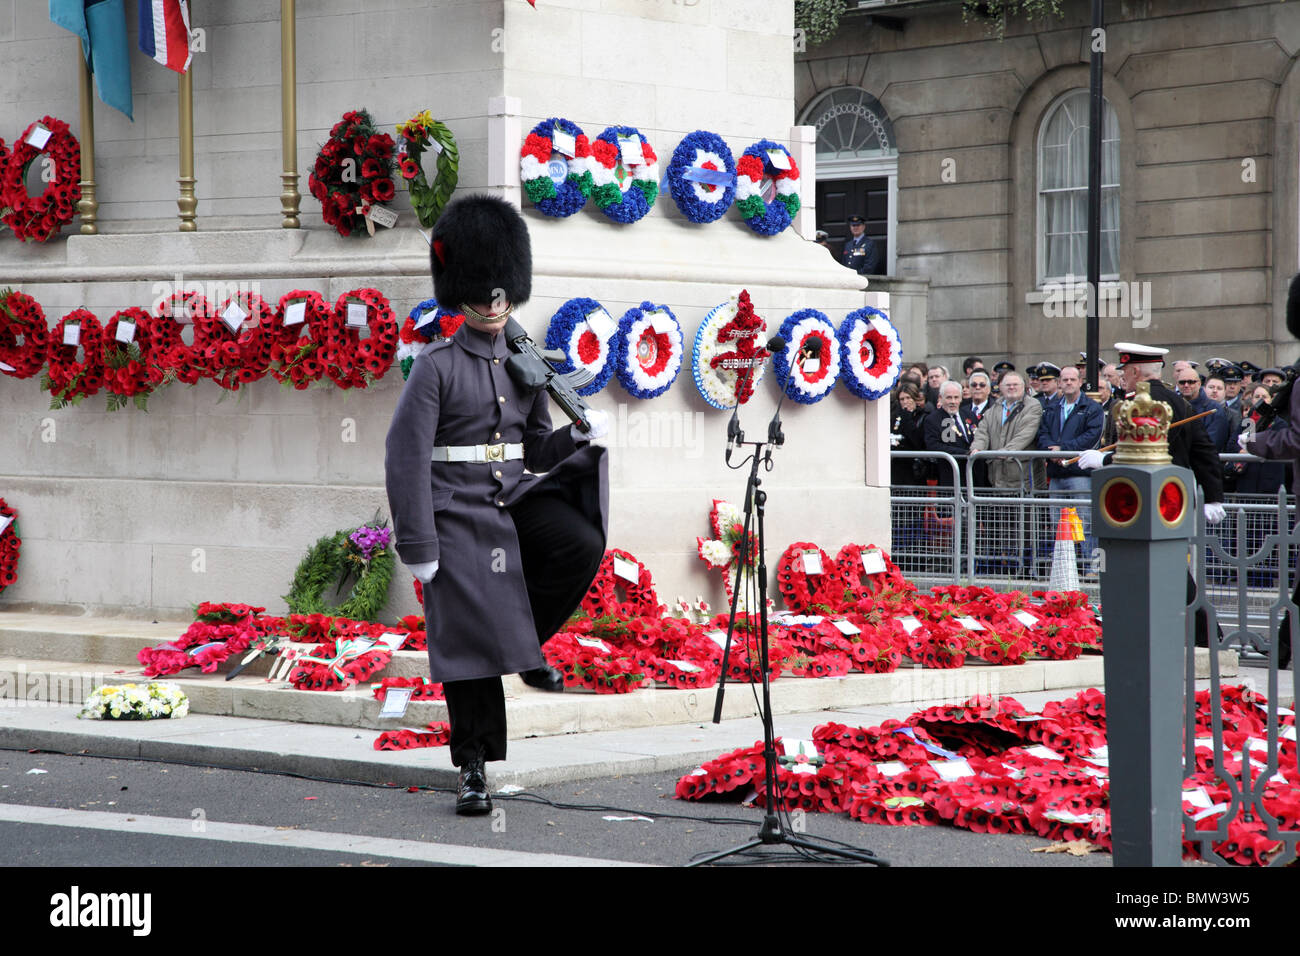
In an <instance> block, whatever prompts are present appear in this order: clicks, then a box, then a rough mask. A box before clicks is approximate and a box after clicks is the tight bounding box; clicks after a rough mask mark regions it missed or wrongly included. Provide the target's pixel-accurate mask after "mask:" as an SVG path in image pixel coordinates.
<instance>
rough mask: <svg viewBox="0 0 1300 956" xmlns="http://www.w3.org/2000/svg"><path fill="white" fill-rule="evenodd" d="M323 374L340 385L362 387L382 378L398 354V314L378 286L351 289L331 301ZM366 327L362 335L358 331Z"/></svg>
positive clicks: (343, 386) (342, 386)
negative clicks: (330, 320) (331, 307)
mask: <svg viewBox="0 0 1300 956" xmlns="http://www.w3.org/2000/svg"><path fill="white" fill-rule="evenodd" d="M329 329H330V332H329V336H328V339H327V342H328V344H327V345H326V346H325V352H326V353H327V354H328V355H329V356H330V357H329V358H328V359H327V360H326V362H327V363H326V366H325V374H326V375H328V376H329V377H330V380H331V381H333V382H334V384H335V385H337V386H338V387H339V388H365V387H367V386H368V385H369V384H370V383H371V382H374V381H376V380H377V379H380V378H383V377H384V373H385V372H387V371H388V370H389V369H390V368H391V367H392V365H393V357H394V356H395V355H396V354H397V316H396V315H394V314H393V309H392V307H391V306H390V305H389V304H388V299H387V298H385V297H384V294H383V293H382V292H380V291H379V290H378V289H353V290H352V291H351V292H345V293H344V294H343V295H341V296H339V298H338V301H337V302H335V303H334V321H333V322H332V323H331V324H330V326H329ZM362 329H367V330H369V336H368V337H367V338H364V339H363V338H361V330H362Z"/></svg>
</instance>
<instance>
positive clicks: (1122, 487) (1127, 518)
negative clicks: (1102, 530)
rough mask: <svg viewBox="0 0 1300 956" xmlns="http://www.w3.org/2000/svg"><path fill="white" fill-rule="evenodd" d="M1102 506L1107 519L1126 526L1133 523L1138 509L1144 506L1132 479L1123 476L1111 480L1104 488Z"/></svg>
mask: <svg viewBox="0 0 1300 956" xmlns="http://www.w3.org/2000/svg"><path fill="white" fill-rule="evenodd" d="M1101 506H1102V509H1103V510H1104V511H1105V513H1106V520H1107V521H1109V522H1110V523H1111V524H1113V525H1118V526H1119V527H1124V526H1126V525H1130V524H1132V523H1133V520H1134V519H1135V518H1136V517H1137V513H1138V510H1139V509H1140V508H1141V507H1142V498H1141V496H1140V495H1139V494H1138V490H1137V487H1136V486H1135V485H1134V484H1133V483H1132V482H1131V481H1128V480H1127V479H1122V478H1121V479H1116V480H1114V481H1112V482H1110V483H1109V484H1108V485H1107V486H1106V488H1105V489H1103V491H1102V494H1101Z"/></svg>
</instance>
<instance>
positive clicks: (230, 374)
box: [194, 292, 276, 392]
mask: <svg viewBox="0 0 1300 956" xmlns="http://www.w3.org/2000/svg"><path fill="white" fill-rule="evenodd" d="M275 337H276V331H275V311H274V310H273V309H272V308H271V307H270V306H269V305H267V303H266V300H264V299H263V298H262V297H261V296H260V295H258V294H257V293H256V292H239V293H236V294H235V295H232V296H231V297H230V298H229V299H227V300H226V301H225V302H223V303H222V304H221V305H220V306H218V307H217V308H216V309H215V310H213V311H208V312H205V313H203V314H198V313H196V314H195V316H194V357H195V359H196V360H197V361H198V362H199V363H200V365H201V367H202V369H203V373H204V374H205V375H206V376H208V377H209V378H211V379H212V380H213V381H214V382H216V383H217V384H218V385H220V386H221V387H222V388H224V389H229V390H230V391H232V392H237V391H239V389H240V387H241V386H243V385H247V384H248V383H250V382H256V381H257V380H258V379H260V378H262V377H264V376H265V375H266V373H267V372H268V371H269V370H270V368H271V347H272V345H274V344H275Z"/></svg>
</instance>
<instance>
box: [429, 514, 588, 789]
mask: <svg viewBox="0 0 1300 956" xmlns="http://www.w3.org/2000/svg"><path fill="white" fill-rule="evenodd" d="M510 516H511V517H512V518H513V519H514V522H515V531H516V533H517V534H518V537H519V554H520V557H521V558H522V560H523V570H524V581H525V582H526V584H527V586H528V603H529V604H530V605H531V607H532V612H533V623H534V624H536V626H537V643H538V644H539V645H541V644H545V643H546V642H547V641H548V640H550V639H551V637H553V636H554V635H555V633H556V632H557V631H558V630H559V629H560V627H561V626H562V625H563V624H564V622H565V621H566V620H568V618H569V615H570V614H572V613H573V611H574V609H575V608H577V606H578V605H579V603H581V601H582V597H583V595H584V594H586V593H587V588H588V587H589V586H590V585H591V581H592V579H593V578H594V577H595V576H596V571H597V570H598V569H599V568H600V560H601V558H602V557H603V556H604V554H605V536H604V535H603V534H602V533H601V529H600V528H599V527H596V526H594V525H593V524H592V523H591V521H590V519H588V518H587V517H586V516H585V515H583V514H582V513H581V512H579V511H578V510H577V509H576V508H574V507H573V505H571V504H569V503H568V502H567V501H565V500H564V499H562V498H561V497H559V496H558V495H554V494H539V495H528V496H526V497H525V498H524V499H523V500H522V501H520V502H519V503H518V504H516V505H515V506H514V507H513V508H511V509H510ZM443 691H444V693H445V694H446V696H447V714H448V717H449V718H450V723H451V761H452V763H454V764H455V765H456V766H457V767H463V766H464V765H465V764H466V763H468V762H469V761H470V760H472V759H473V758H474V757H475V756H476V755H477V753H478V752H479V750H480V749H481V750H482V752H483V755H484V758H485V759H487V760H505V759H506V699H505V691H504V690H503V689H502V686H501V678H500V677H482V678H479V679H478V680H463V681H449V682H447V683H445V684H443Z"/></svg>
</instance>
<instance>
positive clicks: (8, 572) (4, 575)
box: [0, 498, 23, 591]
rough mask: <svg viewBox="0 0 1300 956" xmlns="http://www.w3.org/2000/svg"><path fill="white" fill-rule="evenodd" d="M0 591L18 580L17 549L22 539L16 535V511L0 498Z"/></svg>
mask: <svg viewBox="0 0 1300 956" xmlns="http://www.w3.org/2000/svg"><path fill="white" fill-rule="evenodd" d="M0 524H3V525H4V528H3V529H0V591H3V590H4V589H5V588H7V587H9V585H11V584H13V583H14V582H15V581H17V580H18V549H19V547H21V545H22V543H23V539H22V538H20V537H18V511H17V509H15V508H12V507H10V506H9V504H8V503H7V502H6V501H5V500H4V499H3V498H0Z"/></svg>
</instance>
